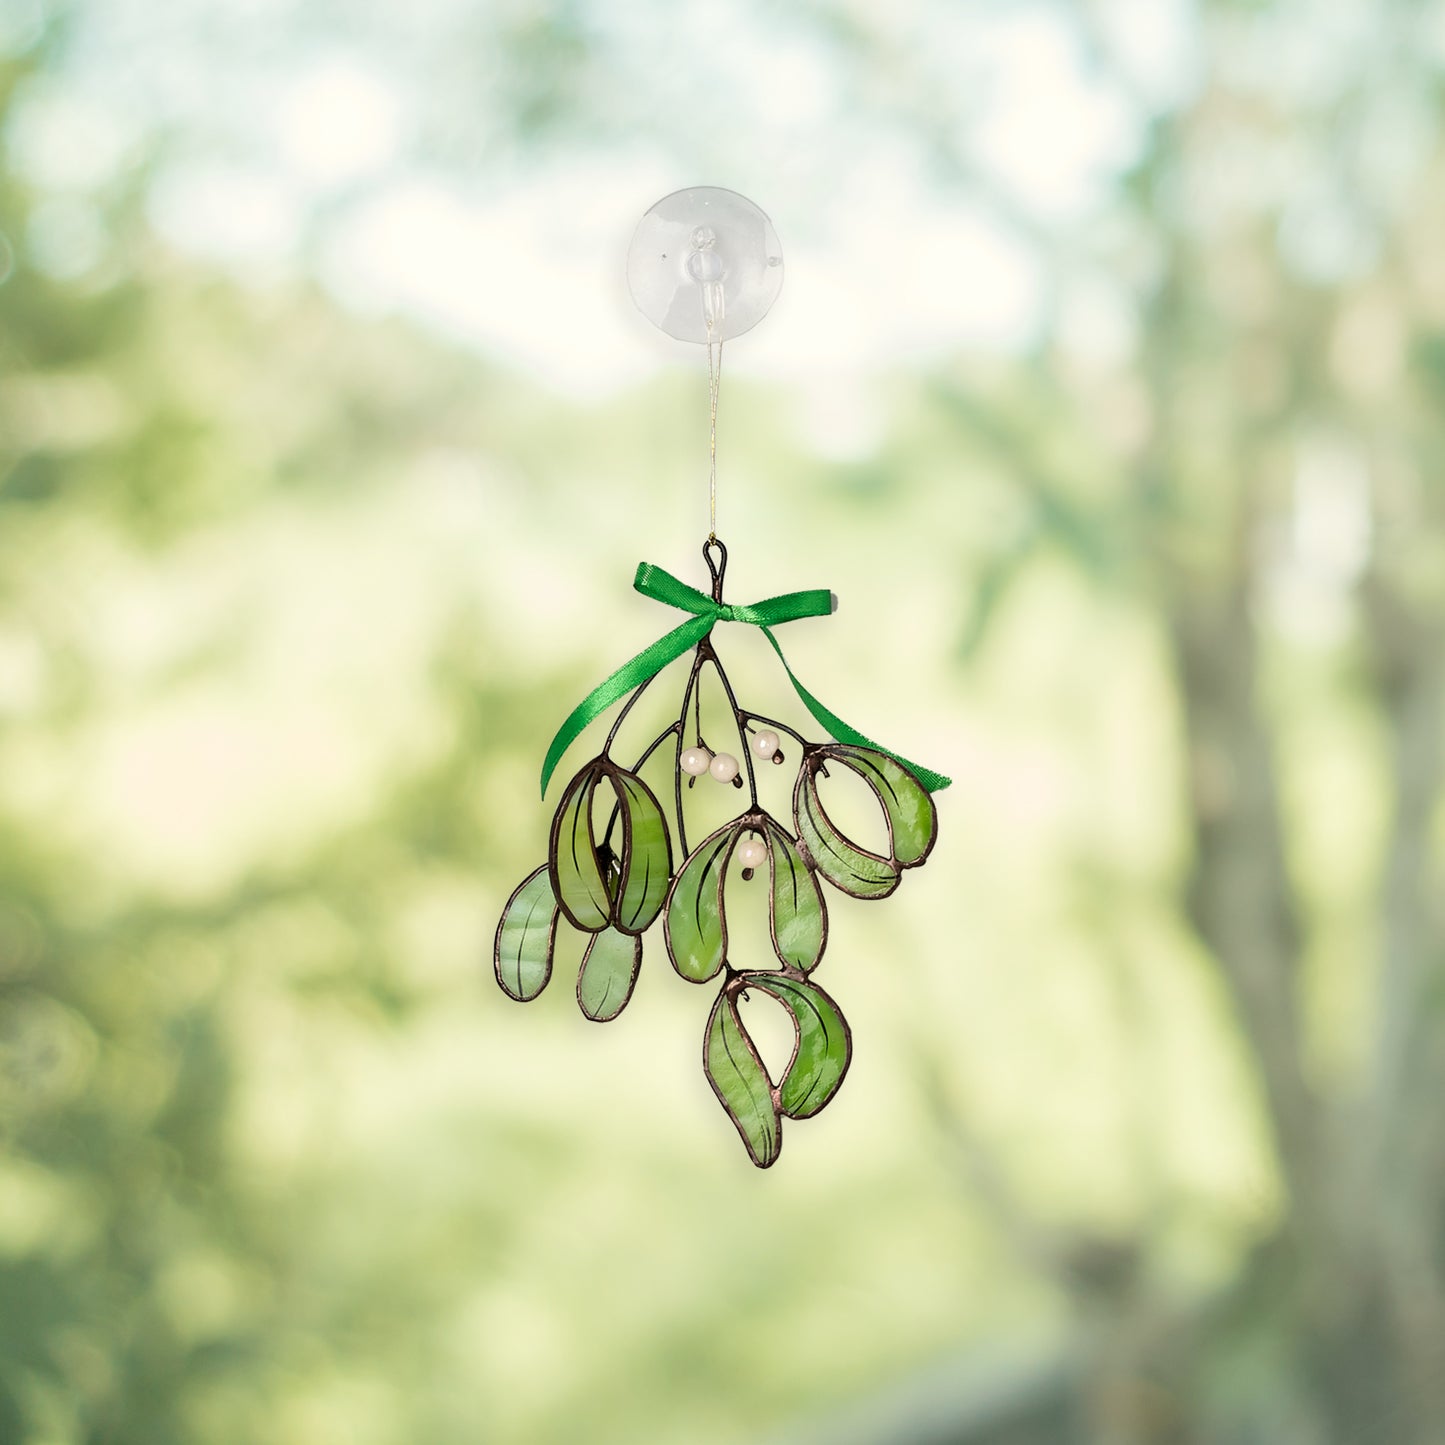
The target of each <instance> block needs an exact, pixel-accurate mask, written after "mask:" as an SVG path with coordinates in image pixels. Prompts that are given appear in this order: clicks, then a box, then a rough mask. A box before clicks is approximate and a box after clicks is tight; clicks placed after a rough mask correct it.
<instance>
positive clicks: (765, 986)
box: [742, 973, 853, 1119]
mask: <svg viewBox="0 0 1445 1445" xmlns="http://www.w3.org/2000/svg"><path fill="white" fill-rule="evenodd" d="M742 980H743V986H744V988H756V989H758V990H760V991H761V992H763V993H767V994H771V995H772V997H773V998H775V999H777V1001H778V1002H779V1003H780V1004H782V1005H783V1007H784V1008H786V1009H787V1010H788V1012H789V1013H790V1014H791V1015H792V1016H793V1028H794V1030H795V1031H796V1036H797V1041H796V1043H795V1044H794V1045H793V1057H792V1058H791V1059H790V1060H789V1062H788V1069H787V1072H786V1073H785V1074H784V1075H783V1082H782V1084H781V1086H780V1087H779V1090H778V1103H779V1107H780V1108H781V1109H782V1111H783V1113H784V1114H786V1115H787V1116H788V1117H789V1118H790V1119H808V1118H811V1117H812V1116H813V1115H814V1114H816V1113H818V1112H819V1111H820V1110H821V1109H822V1108H823V1106H824V1105H825V1104H827V1103H828V1101H829V1100H830V1099H831V1098H832V1097H833V1095H834V1094H836V1093H837V1092H838V1086H839V1084H841V1083H842V1082H843V1075H844V1074H846V1073H847V1072H848V1065H849V1063H850V1062H851V1061H852V1058H853V1040H852V1035H851V1034H850V1033H849V1030H848V1023H847V1020H846V1019H844V1017H843V1015H842V1014H841V1013H840V1012H839V1010H838V1005H837V1004H835V1003H834V1002H833V1000H832V999H831V998H829V997H828V995H827V994H826V993H824V992H823V990H822V989H821V988H819V987H818V985H817V984H815V983H813V982H811V981H810V980H804V979H793V978H789V977H787V976H786V975H785V974H781V973H745V974H743V975H742Z"/></svg>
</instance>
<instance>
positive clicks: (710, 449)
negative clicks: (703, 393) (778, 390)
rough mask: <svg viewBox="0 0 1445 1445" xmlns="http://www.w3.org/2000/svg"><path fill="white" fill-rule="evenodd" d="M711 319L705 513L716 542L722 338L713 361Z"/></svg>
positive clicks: (709, 534)
mask: <svg viewBox="0 0 1445 1445" xmlns="http://www.w3.org/2000/svg"><path fill="white" fill-rule="evenodd" d="M712 330H713V318H712V315H711V314H709V315H708V318H707V399H708V437H707V463H708V465H707V512H708V529H707V539H708V541H709V542H716V541H717V394H718V388H719V387H720V386H721V385H722V349H723V344H722V338H721V337H719V338H718V343H717V359H716V361H714V359H713V340H712Z"/></svg>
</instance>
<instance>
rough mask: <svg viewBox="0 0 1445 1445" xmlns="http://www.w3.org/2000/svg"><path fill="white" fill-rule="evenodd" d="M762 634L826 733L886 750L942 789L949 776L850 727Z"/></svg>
mask: <svg viewBox="0 0 1445 1445" xmlns="http://www.w3.org/2000/svg"><path fill="white" fill-rule="evenodd" d="M762 632H763V636H764V637H766V638H767V639H768V641H769V642H771V643H772V645H773V651H774V652H776V653H777V654H778V661H779V662H781V663H782V664H783V671H784V672H786V673H787V674H788V681H789V682H791V683H792V684H793V691H794V692H796V693H797V694H798V696H799V698H801V699H802V703H803V706H804V707H805V708H807V709H808V711H809V712H810V713H812V714H813V716H814V717H815V718H816V719H817V720H818V722H820V723H821V724H822V725H823V726H824V727H825V728H827V730H828V732H829V734H830V735H831V736H832V737H833V738H834V739H836V741H838V742H840V743H853V744H854V745H855V746H857V747H861V748H872V749H873V750H874V752H879V753H887V755H888V756H889V757H890V758H892V759H893V760H894V761H895V762H899V763H902V764H903V766H904V767H905V768H907V769H908V770H909V772H911V773H913V774H914V775H915V776H916V777H917V779H918V781H919V782H920V783H922V784H923V786H924V787H925V788H927V789H928V791H929V792H930V793H941V792H942V791H943V790H944V789H945V788H946V787H948V786H949V785H950V784H951V783H952V782H953V779H952V778H945V777H944V776H943V774H942V773H935V772H934V771H933V769H932V768H923V767H920V766H919V765H918V764H917V763H911V762H909V760H908V759H907V758H905V757H903V756H901V755H900V754H898V753H895V752H894V751H893V750H892V748H885V747H883V746H882V744H880V743H875V742H874V741H873V739H872V738H866V737H864V736H863V734H862V733H860V732H859V731H858V729H857V728H852V727H849V726H848V724H847V723H845V722H844V721H843V719H842V718H840V717H839V716H838V715H837V713H834V712H830V711H829V710H828V709H827V708H826V707H824V706H823V704H822V703H820V702H819V701H818V699H817V698H815V697H814V696H813V694H812V693H811V692H809V691H808V689H807V688H806V687H804V686H803V684H802V683H801V682H799V681H798V679H797V676H796V675H795V674H794V672H793V669H792V668H791V667H789V666H788V659H787V658H786V657H784V656H783V649H782V648H781V647H779V646H778V639H777V638H776V637H774V636H773V633H772V629H771V628H769V627H764V628H763V629H762Z"/></svg>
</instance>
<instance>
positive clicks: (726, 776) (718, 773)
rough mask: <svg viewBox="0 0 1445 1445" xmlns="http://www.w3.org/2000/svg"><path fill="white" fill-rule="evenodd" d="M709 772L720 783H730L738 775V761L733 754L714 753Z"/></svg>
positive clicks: (708, 766) (708, 768) (708, 767)
mask: <svg viewBox="0 0 1445 1445" xmlns="http://www.w3.org/2000/svg"><path fill="white" fill-rule="evenodd" d="M707 770H708V772H710V773H711V774H712V775H713V777H715V778H716V779H717V780H718V782H720V783H730V782H732V780H733V779H734V778H735V777H737V775H738V760H737V759H736V758H735V757H733V755H732V754H731V753H714V754H713V759H712V762H710V763H709V764H708V765H707Z"/></svg>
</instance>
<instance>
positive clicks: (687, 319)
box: [627, 186, 783, 342]
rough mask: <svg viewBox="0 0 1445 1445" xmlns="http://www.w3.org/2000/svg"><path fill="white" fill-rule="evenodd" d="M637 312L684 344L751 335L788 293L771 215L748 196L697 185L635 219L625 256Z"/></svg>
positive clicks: (780, 251) (669, 197) (661, 201)
mask: <svg viewBox="0 0 1445 1445" xmlns="http://www.w3.org/2000/svg"><path fill="white" fill-rule="evenodd" d="M627 287H628V290H630V291H631V292H632V299H633V300H634V301H635V302H636V303H637V309H638V310H639V311H641V312H642V314H643V315H644V316H645V317H647V319H648V320H649V321H650V322H652V324H653V325H654V326H657V327H660V328H661V329H662V330H663V331H665V332H667V334H668V335H669V336H675V337H677V339H678V340H679V341H697V342H706V341H707V339H708V322H709V320H711V322H712V336H713V339H714V340H715V341H727V340H731V339H732V338H733V337H734V336H741V335H742V334H743V332H745V331H751V330H752V329H753V327H754V326H756V325H757V324H758V322H759V321H761V320H762V319H763V317H764V316H766V315H767V314H768V311H769V309H770V308H771V306H772V304H773V302H774V301H776V300H777V299H778V292H779V291H781V290H782V289H783V252H782V248H781V247H780V246H779V245H778V236H777V232H776V231H774V230H773V223H772V222H771V221H770V220H768V218H767V216H766V214H764V212H763V211H761V210H759V209H758V207H757V206H755V205H754V204H753V203H752V202H751V201H750V200H748V198H747V197H746V196H740V195H738V193H737V192H736V191H727V190H723V189H722V188H721V187H719V186H692V187H689V189H687V190H685V191H674V192H673V193H672V194H671V195H670V196H664V197H663V198H662V199H661V200H660V201H659V202H658V203H657V204H656V205H655V206H653V208H652V209H651V210H650V211H648V213H647V214H646V215H645V216H643V218H642V220H641V221H639V222H638V225H637V231H636V233H635V234H634V235H633V237H632V245H631V246H630V247H629V248H628V251H627Z"/></svg>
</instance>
